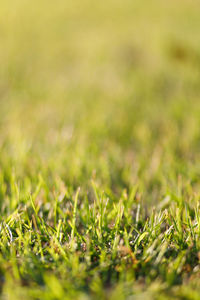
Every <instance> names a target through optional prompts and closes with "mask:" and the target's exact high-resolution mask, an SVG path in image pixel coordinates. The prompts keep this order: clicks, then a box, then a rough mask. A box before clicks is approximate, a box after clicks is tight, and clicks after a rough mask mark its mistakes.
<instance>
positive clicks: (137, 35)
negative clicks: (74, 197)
mask: <svg viewBox="0 0 200 300" xmlns="http://www.w3.org/2000/svg"><path fill="white" fill-rule="evenodd" d="M199 12H200V2H199V1H198V0H194V1H190V0H181V1H180V0H169V1H160V0H148V1H142V0H134V1H133V0H124V1H119V0H115V1H114V0H110V1H107V2H102V1H91V0H81V1H80V0H75V1H64V0H58V1H56V2H55V1H51V0H48V1H47V0H42V1H37V0H36V1H27V0H20V1H17V0H15V1H13V0H12V1H11V0H6V1H1V4H0V45H1V47H0V66H1V67H0V171H1V173H2V174H3V176H4V177H5V178H10V176H13V175H11V174H15V175H14V176H15V177H16V178H17V180H18V182H21V184H22V185H25V184H26V181H30V182H31V183H32V185H34V182H36V181H37V176H38V174H42V176H43V177H44V178H45V180H46V181H47V182H48V185H49V187H50V186H52V188H53V186H54V185H55V182H56V180H57V178H58V177H59V178H61V180H62V181H63V182H64V183H65V184H66V185H67V186H72V187H73V188H76V187H77V186H79V185H81V186H83V187H86V188H87V186H88V185H89V184H90V180H91V178H93V179H95V181H97V182H98V183H99V184H100V185H101V186H102V187H103V188H104V189H105V190H107V191H108V192H109V190H110V191H112V192H114V193H116V195H118V194H119V193H121V191H122V190H123V189H126V190H127V191H129V190H130V189H131V187H132V186H133V185H135V184H138V185H139V186H140V189H141V191H142V192H143V193H144V199H145V201H146V202H149V203H155V202H156V201H159V200H160V199H161V198H162V197H163V195H165V194H166V193H167V190H168V189H169V188H170V189H173V188H174V189H177V188H176V185H177V182H180V181H182V182H183V181H184V182H185V183H188V186H190V187H191V186H192V187H193V188H194V190H197V189H198V188H199V183H198V180H199V175H200V151H199V149H200V130H199V129H200V76H199V75H200V17H199ZM186 186H187V184H186Z"/></svg>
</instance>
